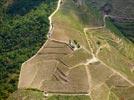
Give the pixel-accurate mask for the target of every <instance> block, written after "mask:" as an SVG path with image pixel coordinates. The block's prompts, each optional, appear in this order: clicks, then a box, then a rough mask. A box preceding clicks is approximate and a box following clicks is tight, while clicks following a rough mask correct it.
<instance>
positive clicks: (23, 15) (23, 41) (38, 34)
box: [0, 0, 57, 100]
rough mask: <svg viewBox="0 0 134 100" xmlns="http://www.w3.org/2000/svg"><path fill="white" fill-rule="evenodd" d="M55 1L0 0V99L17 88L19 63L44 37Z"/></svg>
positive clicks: (35, 48)
mask: <svg viewBox="0 0 134 100" xmlns="http://www.w3.org/2000/svg"><path fill="white" fill-rule="evenodd" d="M56 1H57V0H0V6H1V9H0V100H5V98H7V97H8V96H9V94H10V93H12V92H14V91H15V90H16V89H17V82H18V77H19V72H20V67H21V64H22V63H23V62H24V61H26V60H27V59H28V58H30V57H31V56H32V55H34V54H35V53H36V52H37V50H38V49H39V48H40V47H41V45H42V44H43V43H44V41H45V40H46V34H47V32H48V27H49V21H48V16H49V15H50V14H51V13H52V11H53V10H54V8H55V6H56ZM50 2H51V3H50Z"/></svg>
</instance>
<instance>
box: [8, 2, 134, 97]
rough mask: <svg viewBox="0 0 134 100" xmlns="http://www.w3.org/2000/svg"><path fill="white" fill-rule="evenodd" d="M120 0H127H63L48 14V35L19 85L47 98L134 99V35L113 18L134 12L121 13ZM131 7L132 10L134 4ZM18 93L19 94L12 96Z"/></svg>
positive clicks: (128, 18)
mask: <svg viewBox="0 0 134 100" xmlns="http://www.w3.org/2000/svg"><path fill="white" fill-rule="evenodd" d="M130 1H131V0H130ZM131 2H132V3H133V1H131ZM131 2H129V1H128V3H125V4H126V5H127V4H129V3H131ZM118 3H122V0H119V1H118V2H116V0H112V1H111V2H107V0H105V1H104V0H102V1H97V0H59V2H58V7H57V9H56V12H54V13H53V14H52V15H53V16H51V17H52V18H50V17H49V19H50V24H51V26H50V30H49V33H48V37H49V39H48V40H47V42H46V43H45V44H44V45H43V47H42V48H41V49H40V50H39V51H38V52H37V54H36V55H35V56H33V57H32V58H31V59H29V60H28V61H26V62H24V63H23V64H22V68H21V73H20V78H19V85H18V88H19V89H37V90H40V91H43V92H44V94H43V93H42V96H43V95H44V97H43V98H45V96H47V97H48V99H50V100H53V99H54V100H55V99H56V100H59V99H57V98H56V97H55V98H52V97H53V96H54V95H65V96H66V95H68V96H70V95H71V96H76V95H78V96H84V97H85V98H86V97H87V96H88V98H86V99H87V100H90V99H91V100H120V99H123V100H133V99H134V95H133V91H134V63H133V62H134V44H133V42H132V40H133V37H131V39H130V38H129V37H126V36H125V35H124V34H123V32H122V31H121V30H120V28H119V27H116V25H115V24H116V23H113V19H114V20H119V19H120V21H124V20H133V18H132V17H134V16H133V14H130V15H129V14H128V16H126V14H127V12H126V10H121V11H123V15H121V14H116V13H118V12H120V9H119V10H118V7H120V8H121V9H122V5H123V4H121V5H117V4H118ZM98 4H101V5H98ZM129 9H132V11H133V7H132V6H130V8H129ZM130 13H132V12H130ZM51 20H52V21H51ZM130 30H131V28H130ZM125 32H127V31H125ZM131 34H132V33H131ZM18 91H19V90H18ZM22 97H23V96H20V97H18V98H19V99H20V98H22ZM13 98H17V96H11V97H10V98H9V100H11V99H13ZM43 98H42V99H43ZM59 98H60V97H59ZM78 98H79V99H81V100H83V99H82V98H80V97H78ZM26 99H27V100H29V99H28V96H26ZM34 99H35V100H36V98H34ZM64 99H65V100H66V97H65V98H64ZM75 99H76V98H75ZM75 99H72V100H75ZM86 99H84V100H86ZM62 100H63V99H62ZM67 100H70V99H69V98H68V99H67ZM76 100H78V99H76Z"/></svg>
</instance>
